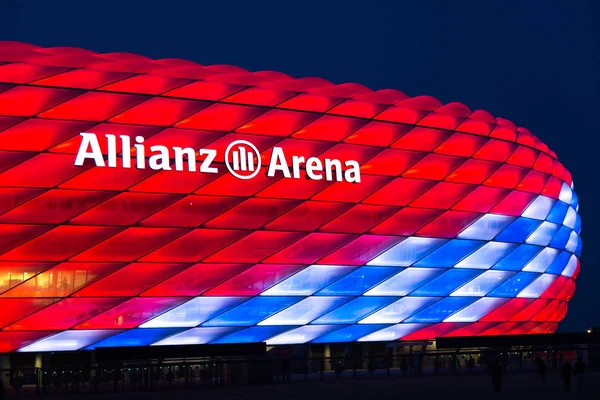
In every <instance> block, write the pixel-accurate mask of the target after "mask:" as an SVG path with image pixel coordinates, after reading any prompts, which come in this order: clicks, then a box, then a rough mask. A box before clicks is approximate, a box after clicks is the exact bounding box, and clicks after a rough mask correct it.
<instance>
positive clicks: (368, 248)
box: [318, 235, 404, 265]
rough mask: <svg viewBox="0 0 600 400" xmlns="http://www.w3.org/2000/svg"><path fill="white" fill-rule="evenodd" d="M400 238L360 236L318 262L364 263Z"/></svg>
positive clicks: (336, 263)
mask: <svg viewBox="0 0 600 400" xmlns="http://www.w3.org/2000/svg"><path fill="white" fill-rule="evenodd" d="M402 239H404V238H402V237H398V236H376V235H364V236H360V237H358V238H356V239H355V240H353V241H352V242H350V243H348V244H347V245H345V246H344V247H342V248H340V249H339V250H336V251H334V252H333V253H331V254H329V255H328V256H326V257H325V258H322V259H321V260H319V262H318V263H319V264H333V265H365V264H366V263H368V262H369V261H371V260H372V259H373V258H375V257H377V256H378V255H379V254H381V253H383V252H384V251H386V250H387V249H389V248H391V247H392V246H394V245H395V244H397V243H398V242H400V241H401V240H402Z"/></svg>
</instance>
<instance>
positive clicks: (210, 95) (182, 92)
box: [164, 81, 244, 101]
mask: <svg viewBox="0 0 600 400" xmlns="http://www.w3.org/2000/svg"><path fill="white" fill-rule="evenodd" d="M242 89H244V86H241V85H233V84H230V83H222V82H212V81H197V82H192V83H190V84H188V85H185V86H182V87H180V88H177V89H174V90H171V91H170V92H168V93H165V94H164V95H165V96H173V97H183V98H186V99H199V100H212V101H216V100H220V99H222V98H224V97H226V96H229V95H230V94H233V93H235V92H237V91H239V90H242Z"/></svg>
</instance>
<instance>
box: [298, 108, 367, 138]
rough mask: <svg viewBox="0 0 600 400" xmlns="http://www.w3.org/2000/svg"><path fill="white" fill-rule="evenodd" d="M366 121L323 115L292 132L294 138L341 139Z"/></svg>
mask: <svg viewBox="0 0 600 400" xmlns="http://www.w3.org/2000/svg"><path fill="white" fill-rule="evenodd" d="M365 123H366V121H364V120H360V119H355V118H344V117H335V116H333V115H324V116H322V117H320V118H319V119H317V120H315V121H313V122H312V123H310V124H308V125H306V126H304V127H302V129H300V130H298V131H297V132H296V133H294V135H293V137H294V138H299V139H316V140H328V141H332V142H337V141H341V140H343V139H344V138H346V137H347V136H349V135H350V134H351V133H352V132H354V131H356V130H357V129H359V128H360V127H362V126H363V125H364V124H365Z"/></svg>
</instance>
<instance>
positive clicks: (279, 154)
mask: <svg viewBox="0 0 600 400" xmlns="http://www.w3.org/2000/svg"><path fill="white" fill-rule="evenodd" d="M80 135H81V136H82V140H81V144H80V145H79V150H78V151H77V157H76V158H75V165H76V166H82V165H83V164H84V163H85V161H86V160H93V161H94V163H95V165H96V167H108V168H116V167H117V164H118V161H119V160H120V164H121V165H120V166H121V167H122V168H132V165H133V164H132V163H135V168H137V169H146V168H150V169H152V170H157V171H160V170H162V171H171V170H173V169H174V170H175V171H184V170H185V169H186V167H187V171H189V172H196V171H197V170H199V172H201V173H208V174H217V173H219V164H218V163H217V162H216V161H215V160H216V159H217V156H218V151H217V150H216V149H199V150H194V149H193V148H191V147H171V148H169V147H166V146H161V145H154V146H151V147H150V148H149V149H148V150H149V152H148V151H147V149H146V146H145V145H144V138H143V137H142V136H137V137H136V138H135V143H134V144H133V146H132V143H131V138H130V137H129V136H126V135H120V136H119V137H118V138H117V136H116V135H111V134H107V135H104V136H105V138H106V144H107V149H106V155H107V156H106V159H105V157H104V155H103V153H102V149H101V147H100V142H99V141H98V137H97V136H96V134H95V133H89V132H82V133H81V134H80ZM118 140H120V142H121V146H120V157H117V155H119V149H118V146H117V141H118ZM132 147H133V149H134V151H135V153H133V151H132ZM147 155H148V157H147V158H146V156H147ZM171 160H174V163H173V164H171ZM223 160H224V162H225V167H226V168H227V170H228V171H229V173H231V174H232V175H233V176H235V177H236V178H238V179H252V178H254V177H255V176H257V175H258V174H259V173H260V172H261V171H263V169H261V167H262V158H261V155H260V152H259V151H258V149H257V148H256V146H254V145H253V144H252V143H250V142H248V141H246V140H236V141H234V142H231V143H230V144H229V145H228V146H227V148H226V149H225V154H224V157H223ZM197 162H200V167H199V168H198V165H197ZM278 173H280V174H281V175H282V176H283V178H292V179H300V178H303V177H306V178H307V179H310V180H316V181H318V180H321V179H325V180H326V181H337V182H342V181H345V182H350V183H360V166H359V164H358V162H357V161H355V160H346V161H344V162H342V161H340V160H338V159H330V158H325V159H323V160H321V159H320V158H318V157H309V158H306V157H301V156H296V155H293V156H291V157H288V156H287V155H286V154H285V151H284V149H283V148H282V147H277V146H275V147H273V149H272V151H271V157H270V160H269V164H268V166H267V168H266V175H267V176H268V177H275V176H276V175H277V174H278Z"/></svg>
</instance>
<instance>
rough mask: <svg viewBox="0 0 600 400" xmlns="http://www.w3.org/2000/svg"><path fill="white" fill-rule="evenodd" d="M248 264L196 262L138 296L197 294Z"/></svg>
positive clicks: (241, 269)
mask: <svg viewBox="0 0 600 400" xmlns="http://www.w3.org/2000/svg"><path fill="white" fill-rule="evenodd" d="M249 266H250V264H196V265H194V266H192V267H190V268H187V269H184V270H183V271H181V272H180V273H178V274H176V275H174V276H172V277H171V278H169V279H167V280H165V281H163V282H161V283H159V284H158V285H156V286H154V287H152V288H150V289H148V290H147V291H145V292H144V293H142V294H141V295H140V296H198V295H199V294H200V293H202V292H204V291H206V290H208V289H210V288H212V287H214V286H215V285H218V284H219V283H221V282H223V281H224V280H225V279H228V278H230V277H232V276H237V275H238V274H240V273H241V272H242V271H244V270H245V269H246V268H248V267H249Z"/></svg>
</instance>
